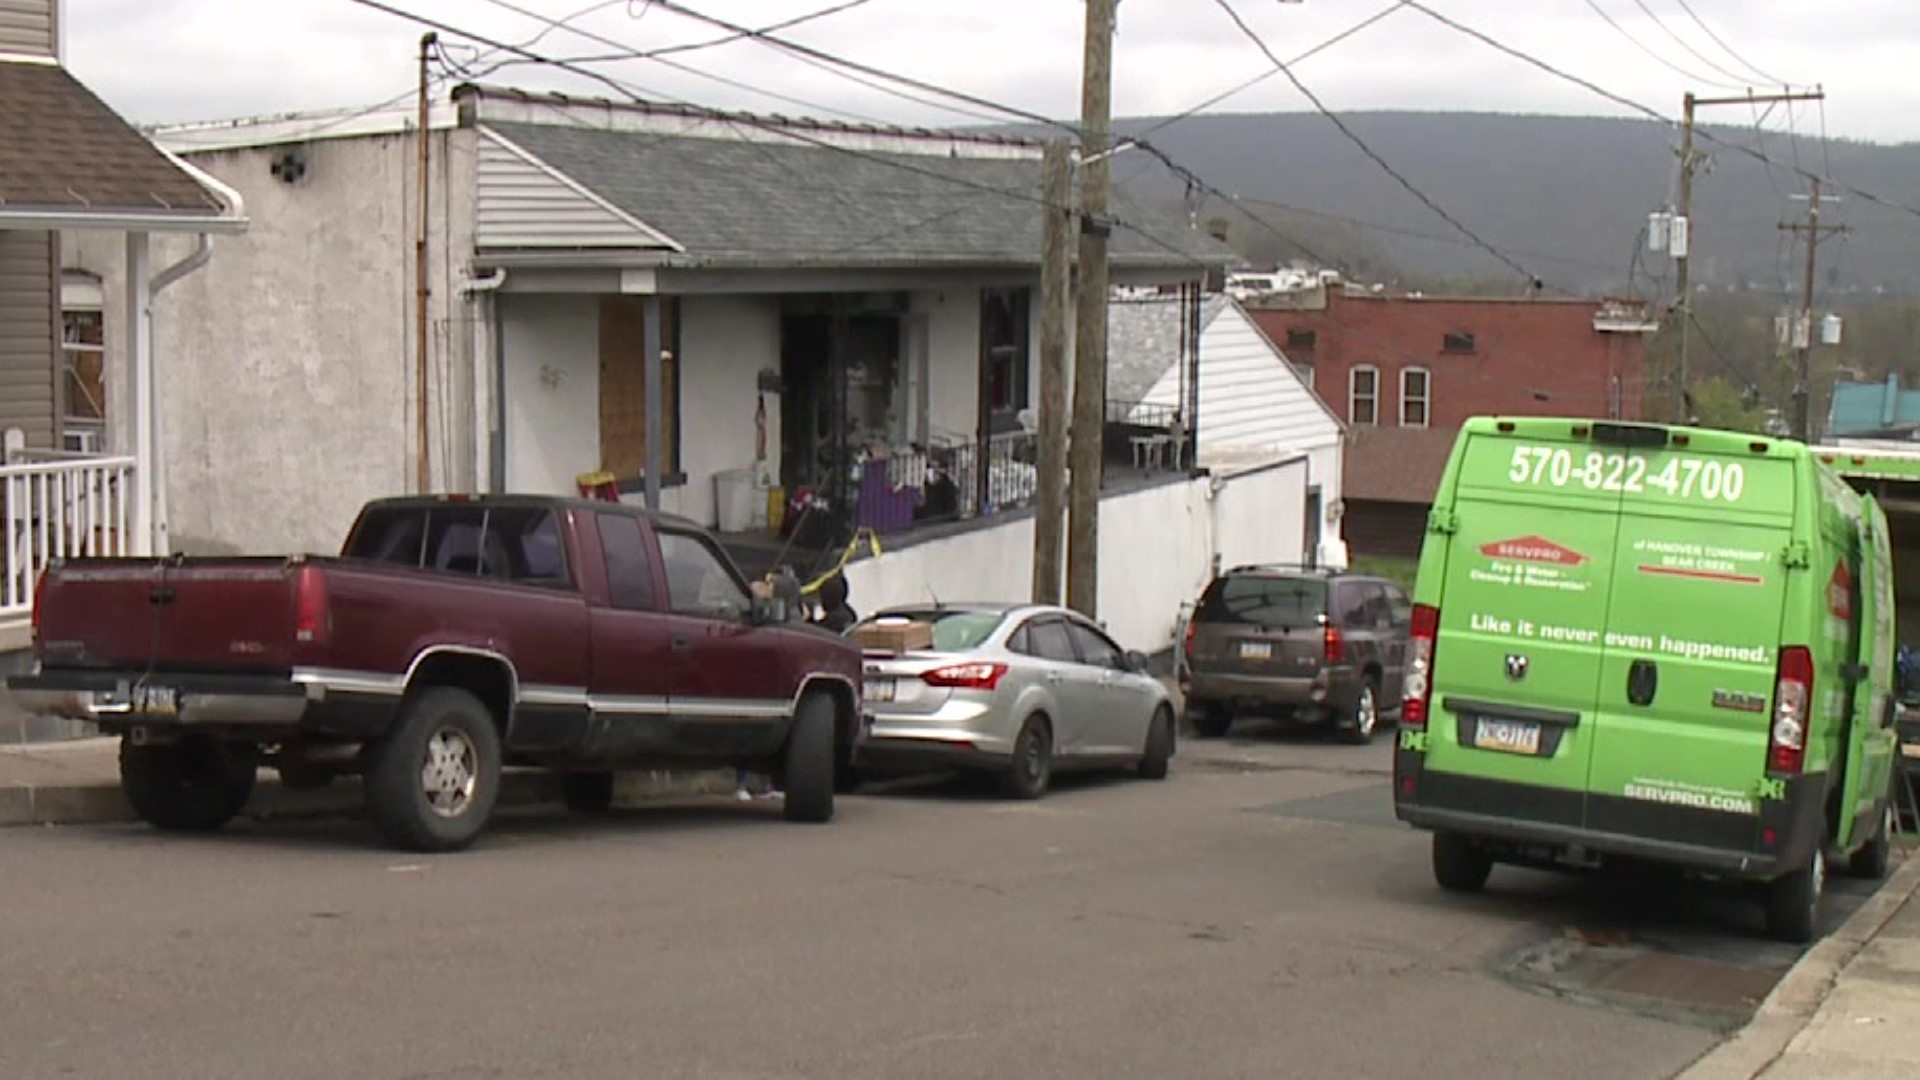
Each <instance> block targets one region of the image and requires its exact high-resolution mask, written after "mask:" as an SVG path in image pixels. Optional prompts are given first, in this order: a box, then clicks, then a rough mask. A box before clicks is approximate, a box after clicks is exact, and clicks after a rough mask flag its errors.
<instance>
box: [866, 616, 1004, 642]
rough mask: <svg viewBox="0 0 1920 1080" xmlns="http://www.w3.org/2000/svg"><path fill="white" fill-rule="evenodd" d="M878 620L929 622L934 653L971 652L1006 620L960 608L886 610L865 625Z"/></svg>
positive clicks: (1002, 617)
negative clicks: (931, 626) (931, 625)
mask: <svg viewBox="0 0 1920 1080" xmlns="http://www.w3.org/2000/svg"><path fill="white" fill-rule="evenodd" d="M881 619H907V620H910V621H912V622H923V623H932V624H933V651H934V652H972V651H973V650H975V649H977V648H979V647H980V646H982V645H984V644H986V642H987V639H988V638H990V637H992V636H993V632H994V631H995V630H998V629H999V628H1000V624H1001V623H1002V622H1005V621H1006V616H1005V615H1003V614H1001V613H1000V612H997V611H968V610H965V609H963V608H942V609H939V610H932V609H928V610H925V611H889V612H887V613H885V614H884V615H876V616H875V617H873V618H871V619H868V620H867V625H871V624H873V623H875V622H878V621H880V620H881Z"/></svg>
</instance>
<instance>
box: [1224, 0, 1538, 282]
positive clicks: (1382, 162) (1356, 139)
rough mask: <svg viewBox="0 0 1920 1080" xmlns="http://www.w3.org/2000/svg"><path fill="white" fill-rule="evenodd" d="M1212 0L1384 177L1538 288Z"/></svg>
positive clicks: (1227, 6) (1230, 10)
mask: <svg viewBox="0 0 1920 1080" xmlns="http://www.w3.org/2000/svg"><path fill="white" fill-rule="evenodd" d="M1214 3H1215V4H1217V5H1219V7H1220V10H1222V11H1224V12H1226V13H1227V16H1228V17H1229V18H1231V19H1232V20H1233V22H1234V25H1235V26H1238V27H1239V28H1240V32H1241V33H1242V34H1245V35H1246V36H1247V38H1248V39H1249V40H1251V41H1252V42H1253V43H1254V44H1255V45H1256V46H1258V47H1259V49H1260V51H1261V52H1263V53H1265V54H1266V57H1267V59H1268V60H1271V61H1272V62H1273V66H1274V67H1276V68H1279V69H1280V73H1281V74H1282V75H1285V76H1286V77H1287V81H1288V82H1291V83H1292V84H1293V86H1294V89H1296V90H1298V91H1300V93H1301V94H1303V95H1305V97H1306V99H1307V100H1308V101H1310V102H1312V103H1313V107H1314V109H1315V110H1317V111H1318V112H1319V113H1320V115H1322V116H1324V117H1326V118H1327V119H1328V120H1329V121H1331V122H1332V123H1333V126H1334V127H1336V128H1339V129H1340V133H1341V134H1342V135H1345V136H1346V137H1347V141H1348V142H1351V143H1353V145H1354V146H1356V147H1358V148H1359V149H1360V152H1361V153H1363V154H1365V155H1367V157H1368V158H1370V159H1372V161H1373V163H1374V164H1375V165H1378V166H1380V168H1381V170H1382V171H1383V172H1385V173H1386V174H1387V175H1388V176H1391V177H1393V179H1394V180H1395V181H1396V182H1398V183H1399V185H1400V186H1401V187H1403V188H1405V189H1406V190H1407V192H1408V193H1409V194H1411V195H1412V196H1413V197H1414V198H1416V199H1419V200H1420V201H1421V202H1422V203H1424V204H1426V207H1427V209H1429V210H1432V211H1433V212H1434V213H1435V214H1437V215H1439V216H1440V218H1441V220H1443V221H1445V222H1446V223H1447V224H1449V225H1451V226H1453V227H1454V228H1455V229H1458V230H1459V231H1460V233H1461V234H1462V235H1464V236H1466V237H1467V238H1468V239H1469V240H1472V241H1473V242H1474V245H1475V246H1476V247H1478V248H1480V249H1481V250H1482V251H1485V252H1486V253H1487V254H1489V255H1492V256H1493V257H1494V258H1496V259H1498V260H1500V262H1502V263H1504V264H1505V265H1506V266H1507V267H1508V268H1510V269H1512V270H1513V271H1514V272H1515V273H1517V274H1519V275H1520V276H1522V277H1524V278H1526V279H1527V281H1528V282H1529V283H1530V284H1531V285H1532V286H1533V287H1534V288H1542V287H1544V286H1545V282H1543V281H1541V280H1540V277H1539V275H1537V274H1534V273H1533V272H1532V271H1530V270H1528V269H1527V268H1526V267H1524V266H1522V265H1520V264H1519V263H1518V262H1515V261H1514V260H1513V259H1512V258H1509V257H1508V256H1507V255H1506V253H1504V252H1502V251H1501V250H1500V249H1499V248H1496V247H1494V246H1493V245H1492V244H1489V243H1487V242H1486V241H1485V240H1483V239H1481V238H1480V235H1479V234H1478V233H1476V232H1474V231H1473V230H1472V229H1469V228H1467V227H1466V225H1464V224H1462V223H1461V221H1460V219H1458V218H1456V217H1454V216H1453V215H1452V214H1450V213H1448V212H1447V210H1446V208H1445V207H1443V206H1441V205H1440V204H1439V203H1437V202H1435V201H1433V199H1432V198H1431V197H1430V196H1428V195H1427V193H1426V192H1424V191H1421V190H1420V189H1419V188H1418V187H1416V186H1415V185H1414V183H1413V181H1411V180H1408V179H1407V178H1406V177H1405V176H1403V175H1401V173H1400V171H1399V170H1398V169H1395V168H1394V167H1393V166H1392V165H1390V164H1388V163H1387V160H1386V159H1385V158H1383V157H1381V156H1380V155H1379V154H1378V153H1376V152H1375V151H1374V149H1373V147H1371V146H1368V145H1367V142H1366V140H1365V139H1362V138H1361V137H1360V136H1359V135H1357V134H1355V133H1354V131H1353V129H1352V128H1350V127H1348V126H1347V123H1346V121H1344V120H1342V119H1340V117H1339V116H1338V115H1336V114H1335V113H1334V112H1333V111H1332V110H1331V109H1329V108H1327V106H1326V104H1325V103H1324V102H1322V101H1321V100H1320V98H1319V96H1318V95H1316V94H1315V93H1314V92H1313V91H1312V90H1310V89H1308V88H1307V84H1306V83H1303V82H1301V81H1300V77H1299V76H1297V75H1295V74H1294V73H1293V69H1292V68H1290V67H1288V65H1287V63H1286V61H1284V60H1282V59H1280V57H1279V56H1277V55H1275V54H1274V51H1273V50H1272V49H1271V48H1269V47H1268V45H1267V43H1266V42H1265V41H1264V40H1262V39H1261V37H1260V35H1259V34H1258V33H1256V32H1255V31H1254V29H1253V27H1251V26H1248V25H1247V22H1246V20H1245V19H1242V18H1241V17H1240V13H1239V12H1238V11H1236V10H1234V7H1233V5H1232V4H1231V3H1230V2H1229V0H1214ZM1407 3H1408V5H1409V6H1412V7H1418V6H1419V5H1418V4H1415V3H1413V0H1407Z"/></svg>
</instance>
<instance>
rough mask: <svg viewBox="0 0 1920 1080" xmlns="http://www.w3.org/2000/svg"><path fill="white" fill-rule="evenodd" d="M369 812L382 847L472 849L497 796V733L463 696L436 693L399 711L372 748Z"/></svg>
mask: <svg viewBox="0 0 1920 1080" xmlns="http://www.w3.org/2000/svg"><path fill="white" fill-rule="evenodd" d="M366 787H367V810H368V812H369V813H370V814H371V815H372V817H373V821H374V824H375V825H376V826H378V827H379V829H380V832H381V834H382V835H383V836H385V837H386V839H387V842H388V843H390V844H392V845H394V846H395V847H399V848H404V849H406V850H408V851H457V850H459V849H460V848H463V847H466V846H467V845H468V844H470V843H472V842H473V839H474V837H476V836H478V835H480V830H481V829H483V828H485V827H486V824H487V819H488V818H489V817H491V816H492V815H493V804H494V802H495V800H496V799H498V798H499V795H500V733H499V731H498V730H496V729H495V728H494V721H493V714H492V713H491V712H489V711H488V710H487V707H486V706H485V705H482V704H481V703H480V701H479V699H478V698H475V697H474V696H473V695H472V694H469V693H467V692H466V691H465V690H459V689H455V688H453V687H447V686H440V687H434V688H433V689H430V690H426V691H423V692H421V693H420V694H418V695H417V696H414V697H412V698H411V699H409V700H408V701H407V703H406V704H405V705H404V706H402V707H401V710H400V716H399V719H398V720H397V721H396V722H395V724H394V727H393V730H391V731H389V732H388V733H387V734H386V736H385V737H383V738H382V739H380V740H379V741H378V742H376V743H374V744H373V745H372V747H371V748H370V753H369V756H368V761H367V774H366Z"/></svg>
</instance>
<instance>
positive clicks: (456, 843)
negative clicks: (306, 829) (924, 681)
mask: <svg viewBox="0 0 1920 1080" xmlns="http://www.w3.org/2000/svg"><path fill="white" fill-rule="evenodd" d="M36 613H37V624H36V640H35V650H36V657H37V659H38V665H37V668H36V670H35V672H34V673H33V674H32V675H28V676H20V677H16V678H14V679H13V680H11V681H10V683H9V685H10V687H11V689H12V690H13V691H14V693H15V695H16V697H17V698H18V699H19V700H20V701H21V702H22V704H23V705H24V706H25V707H27V708H28V709H29V710H31V711H36V712H41V713H46V714H50V715H59V716H65V717H72V718H79V719H86V720H92V721H94V722H96V723H98V724H99V725H100V727H101V729H102V730H104V731H106V732H109V733H113V734H119V735H122V736H123V737H124V744H123V749H122V781H123V785H124V786H125V787H126V790H127V794H128V797H129V800H130V801H131V802H132V803H133V805H134V807H135V809H136V810H137V811H139V812H140V813H141V814H142V815H143V816H144V817H146V818H147V819H148V820H149V821H151V822H152V823H153V824H155V825H158V826H161V827H163V828H187V829H191V828H200V829H204V828H217V827H219V826H220V825H222V824H224V823H225V822H226V821H227V820H229V819H230V818H231V817H232V816H233V815H234V814H235V813H237V812H238V811H239V810H240V809H241V808H242V806H243V805H244V803H245V799H246V795H247V793H248V791H250V789H251V786H252V778H253V776H254V774H255V772H256V770H257V768H258V767H259V766H260V765H261V764H263V763H264V764H266V765H269V766H272V767H274V768H277V769H278V770H279V771H280V773H281V775H282V777H283V779H284V780H285V782H286V783H288V784H290V785H294V786H307V785H315V784H320V783H325V782H327V781H328V780H330V779H331V778H332V777H334V776H337V775H340V774H342V773H352V772H359V773H362V774H364V775H365V776H366V778H367V788H368V799H369V807H370V809H371V810H372V812H373V816H374V818H375V820H376V822H378V823H380V824H381V826H382V828H383V830H384V831H385V832H386V834H387V836H388V838H389V840H391V841H393V842H394V843H396V844H398V845H400V846H404V847H409V848H418V849H428V850H443V849H448V848H454V847H460V846H464V845H465V844H466V843H468V842H470V841H471V840H472V839H473V838H474V837H475V836H476V835H477V834H478V833H479V831H480V829H481V828H482V827H483V826H484V824H485V821H486V818H487V816H488V815H489V814H490V812H491V808H492V799H493V795H494V792H495V791H496V790H497V787H498V773H499V769H500V768H501V767H502V766H503V765H506V764H519V765H534V766H543V767H547V768H553V769H556V770H559V771H561V772H563V773H565V774H566V777H567V779H566V785H565V786H566V789H567V792H568V801H569V803H570V804H572V805H574V806H575V807H577V808H579V809H582V810H592V809H598V808H604V806H605V805H606V804H607V803H608V802H609V801H610V799H611V793H612V774H613V772H614V771H615V770H618V769H624V768H640V767H654V768H658V767H669V768H671V767H687V768H702V767H713V766H721V765H732V766H738V767H746V768H755V769H761V770H765V771H768V772H772V773H775V774H776V775H778V776H779V777H780V778H781V779H782V780H783V781H784V783H785V786H786V789H787V791H788V800H787V812H788V816H789V817H792V818H796V819H799V820H825V819H827V818H828V817H830V816H831V814H832V796H833V787H834V779H835V776H836V775H842V774H845V773H847V772H848V770H850V768H851V764H852V760H853V756H854V753H855V752H856V749H857V746H858V745H859V743H860V742H861V741H862V738H863V734H864V730H865V722H864V718H863V713H862V710H861V705H860V671H861V669H860V655H859V652H858V650H857V649H856V648H855V647H854V646H853V645H852V644H851V643H849V642H846V641H844V640H842V639H840V638H839V637H837V636H836V635H833V634H830V633H827V632H825V631H823V630H821V629H819V628H816V627H812V626H809V625H806V624H803V623H798V622H791V621H788V620H786V619H785V618H783V617H781V613H780V612H779V611H778V610H777V609H776V608H775V607H774V606H773V605H772V604H771V603H770V602H769V601H768V600H766V599H765V598H764V597H760V596H757V595H756V594H755V592H754V591H753V590H752V589H750V587H749V586H748V585H747V584H746V583H745V582H744V581H742V580H741V579H740V576H739V573H738V571H737V570H736V569H735V568H734V567H733V565H732V564H731V563H730V562H729V561H728V560H727V558H726V556H725V554H724V553H723V552H722V551H721V550H720V548H719V547H718V546H717V545H715V544H713V542H712V540H711V538H709V537H707V536H706V535H705V534H704V533H702V532H701V531H700V530H699V529H698V528H697V527H694V526H692V525H690V524H688V523H686V522H682V521H678V520H675V519H672V518H667V517H661V516H649V515H645V514H641V513H638V512H636V511H634V510H631V509H629V508H625V507H621V506H618V505H615V504H607V503H587V502H580V501H576V500H558V499H546V498H533V497H495V498H478V499H444V498H443V499H401V500H383V501H380V502H376V503H373V504H369V506H368V507H367V508H366V509H365V510H363V511H362V513H361V516H360V519H359V520H358V522H356V524H355V526H354V528H353V530H352V532H351V533H350V535H349V537H348V540H347V543H346V545H345V548H344V551H343V554H342V556H341V557H338V558H321V557H311V556H300V557H279V558H239V559H190V558H170V559H161V560H130V559H108V560H82V561H75V562H70V563H67V564H64V565H60V566H56V567H53V568H51V569H50V570H49V571H48V572H47V574H46V575H45V576H44V578H43V579H42V582H41V584H40V593H39V601H38V604H37V607H36Z"/></svg>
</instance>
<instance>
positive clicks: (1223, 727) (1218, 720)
mask: <svg viewBox="0 0 1920 1080" xmlns="http://www.w3.org/2000/svg"><path fill="white" fill-rule="evenodd" d="M1193 727H1194V730H1195V731H1198V732H1199V733H1200V737H1201V738H1203V739H1223V738H1225V737H1226V734H1227V732H1228V731H1229V730H1230V729H1231V728H1232V727H1233V713H1232V712H1229V711H1228V710H1227V707H1226V706H1224V705H1202V706H1200V715H1198V716H1196V717H1194V720H1193Z"/></svg>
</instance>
